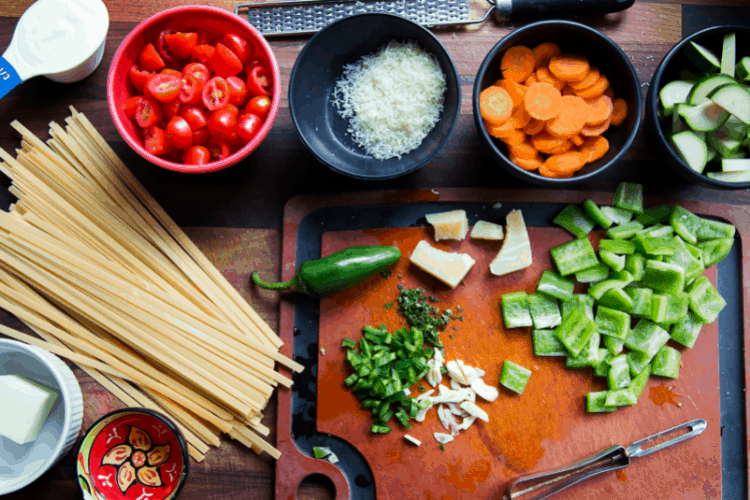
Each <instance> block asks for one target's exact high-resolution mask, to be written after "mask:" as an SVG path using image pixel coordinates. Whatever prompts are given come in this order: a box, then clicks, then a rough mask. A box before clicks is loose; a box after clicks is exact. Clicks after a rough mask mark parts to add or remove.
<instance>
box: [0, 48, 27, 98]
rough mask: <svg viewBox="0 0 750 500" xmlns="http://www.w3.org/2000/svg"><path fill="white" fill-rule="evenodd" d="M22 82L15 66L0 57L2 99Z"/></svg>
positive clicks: (0, 90)
mask: <svg viewBox="0 0 750 500" xmlns="http://www.w3.org/2000/svg"><path fill="white" fill-rule="evenodd" d="M22 81H23V80H21V77H19V76H18V73H16V70H15V69H13V66H11V65H10V63H9V62H8V61H6V60H5V58H4V57H0V97H5V94H7V93H8V92H10V91H11V90H13V87H15V86H16V85H18V84H19V83H21V82H22Z"/></svg>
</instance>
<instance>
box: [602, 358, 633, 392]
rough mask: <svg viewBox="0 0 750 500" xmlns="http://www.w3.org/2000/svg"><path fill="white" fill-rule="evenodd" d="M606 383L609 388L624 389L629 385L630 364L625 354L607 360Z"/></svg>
mask: <svg viewBox="0 0 750 500" xmlns="http://www.w3.org/2000/svg"><path fill="white" fill-rule="evenodd" d="M607 385H608V386H609V389H610V390H614V389H624V388H625V387H627V386H629V385H630V366H629V365H628V357H627V355H626V354H620V355H619V356H615V357H614V358H612V359H611V360H610V361H609V373H607Z"/></svg>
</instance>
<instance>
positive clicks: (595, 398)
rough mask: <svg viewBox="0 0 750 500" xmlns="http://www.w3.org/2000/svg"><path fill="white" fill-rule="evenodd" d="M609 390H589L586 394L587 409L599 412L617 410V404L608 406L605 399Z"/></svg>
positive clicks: (590, 411)
mask: <svg viewBox="0 0 750 500" xmlns="http://www.w3.org/2000/svg"><path fill="white" fill-rule="evenodd" d="M608 392H609V391H599V392H589V393H588V394H586V411H587V412H589V413H599V412H608V411H615V410H617V406H607V405H606V404H605V401H606V399H607V393H608Z"/></svg>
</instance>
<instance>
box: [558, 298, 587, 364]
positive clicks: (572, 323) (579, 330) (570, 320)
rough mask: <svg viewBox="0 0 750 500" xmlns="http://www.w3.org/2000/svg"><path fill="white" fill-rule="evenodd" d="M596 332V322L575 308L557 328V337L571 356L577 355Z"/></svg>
mask: <svg viewBox="0 0 750 500" xmlns="http://www.w3.org/2000/svg"><path fill="white" fill-rule="evenodd" d="M594 332H596V324H595V323H594V322H593V321H591V320H590V319H589V318H587V317H586V316H585V315H584V314H583V313H582V312H581V311H579V310H578V309H573V310H572V311H571V312H570V314H569V315H568V316H567V317H566V318H565V319H563V321H562V323H560V325H559V326H558V327H557V328H555V337H557V339H558V340H559V341H560V342H562V344H563V345H564V346H565V347H566V348H567V349H568V352H569V353H570V355H571V356H573V357H577V356H578V354H579V353H580V352H581V349H583V348H584V347H585V346H586V345H587V343H588V341H589V339H591V336H592V335H593V334H594Z"/></svg>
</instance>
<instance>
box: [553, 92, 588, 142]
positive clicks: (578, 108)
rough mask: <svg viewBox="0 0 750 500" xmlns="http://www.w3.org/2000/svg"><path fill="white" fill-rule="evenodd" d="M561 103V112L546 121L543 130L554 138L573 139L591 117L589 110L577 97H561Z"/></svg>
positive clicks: (584, 102)
mask: <svg viewBox="0 0 750 500" xmlns="http://www.w3.org/2000/svg"><path fill="white" fill-rule="evenodd" d="M561 101H562V111H561V112H560V114H559V115H557V116H556V117H555V118H553V119H551V120H549V121H547V123H546V125H545V129H546V130H547V132H549V133H550V134H552V135H554V136H556V137H561V138H568V137H573V136H574V135H576V134H577V133H578V132H580V131H581V129H583V127H584V126H585V125H586V122H587V121H588V119H589V116H591V108H590V107H589V105H588V104H586V101H584V100H583V99H581V98H580V97H577V96H563V97H562V99H561Z"/></svg>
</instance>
